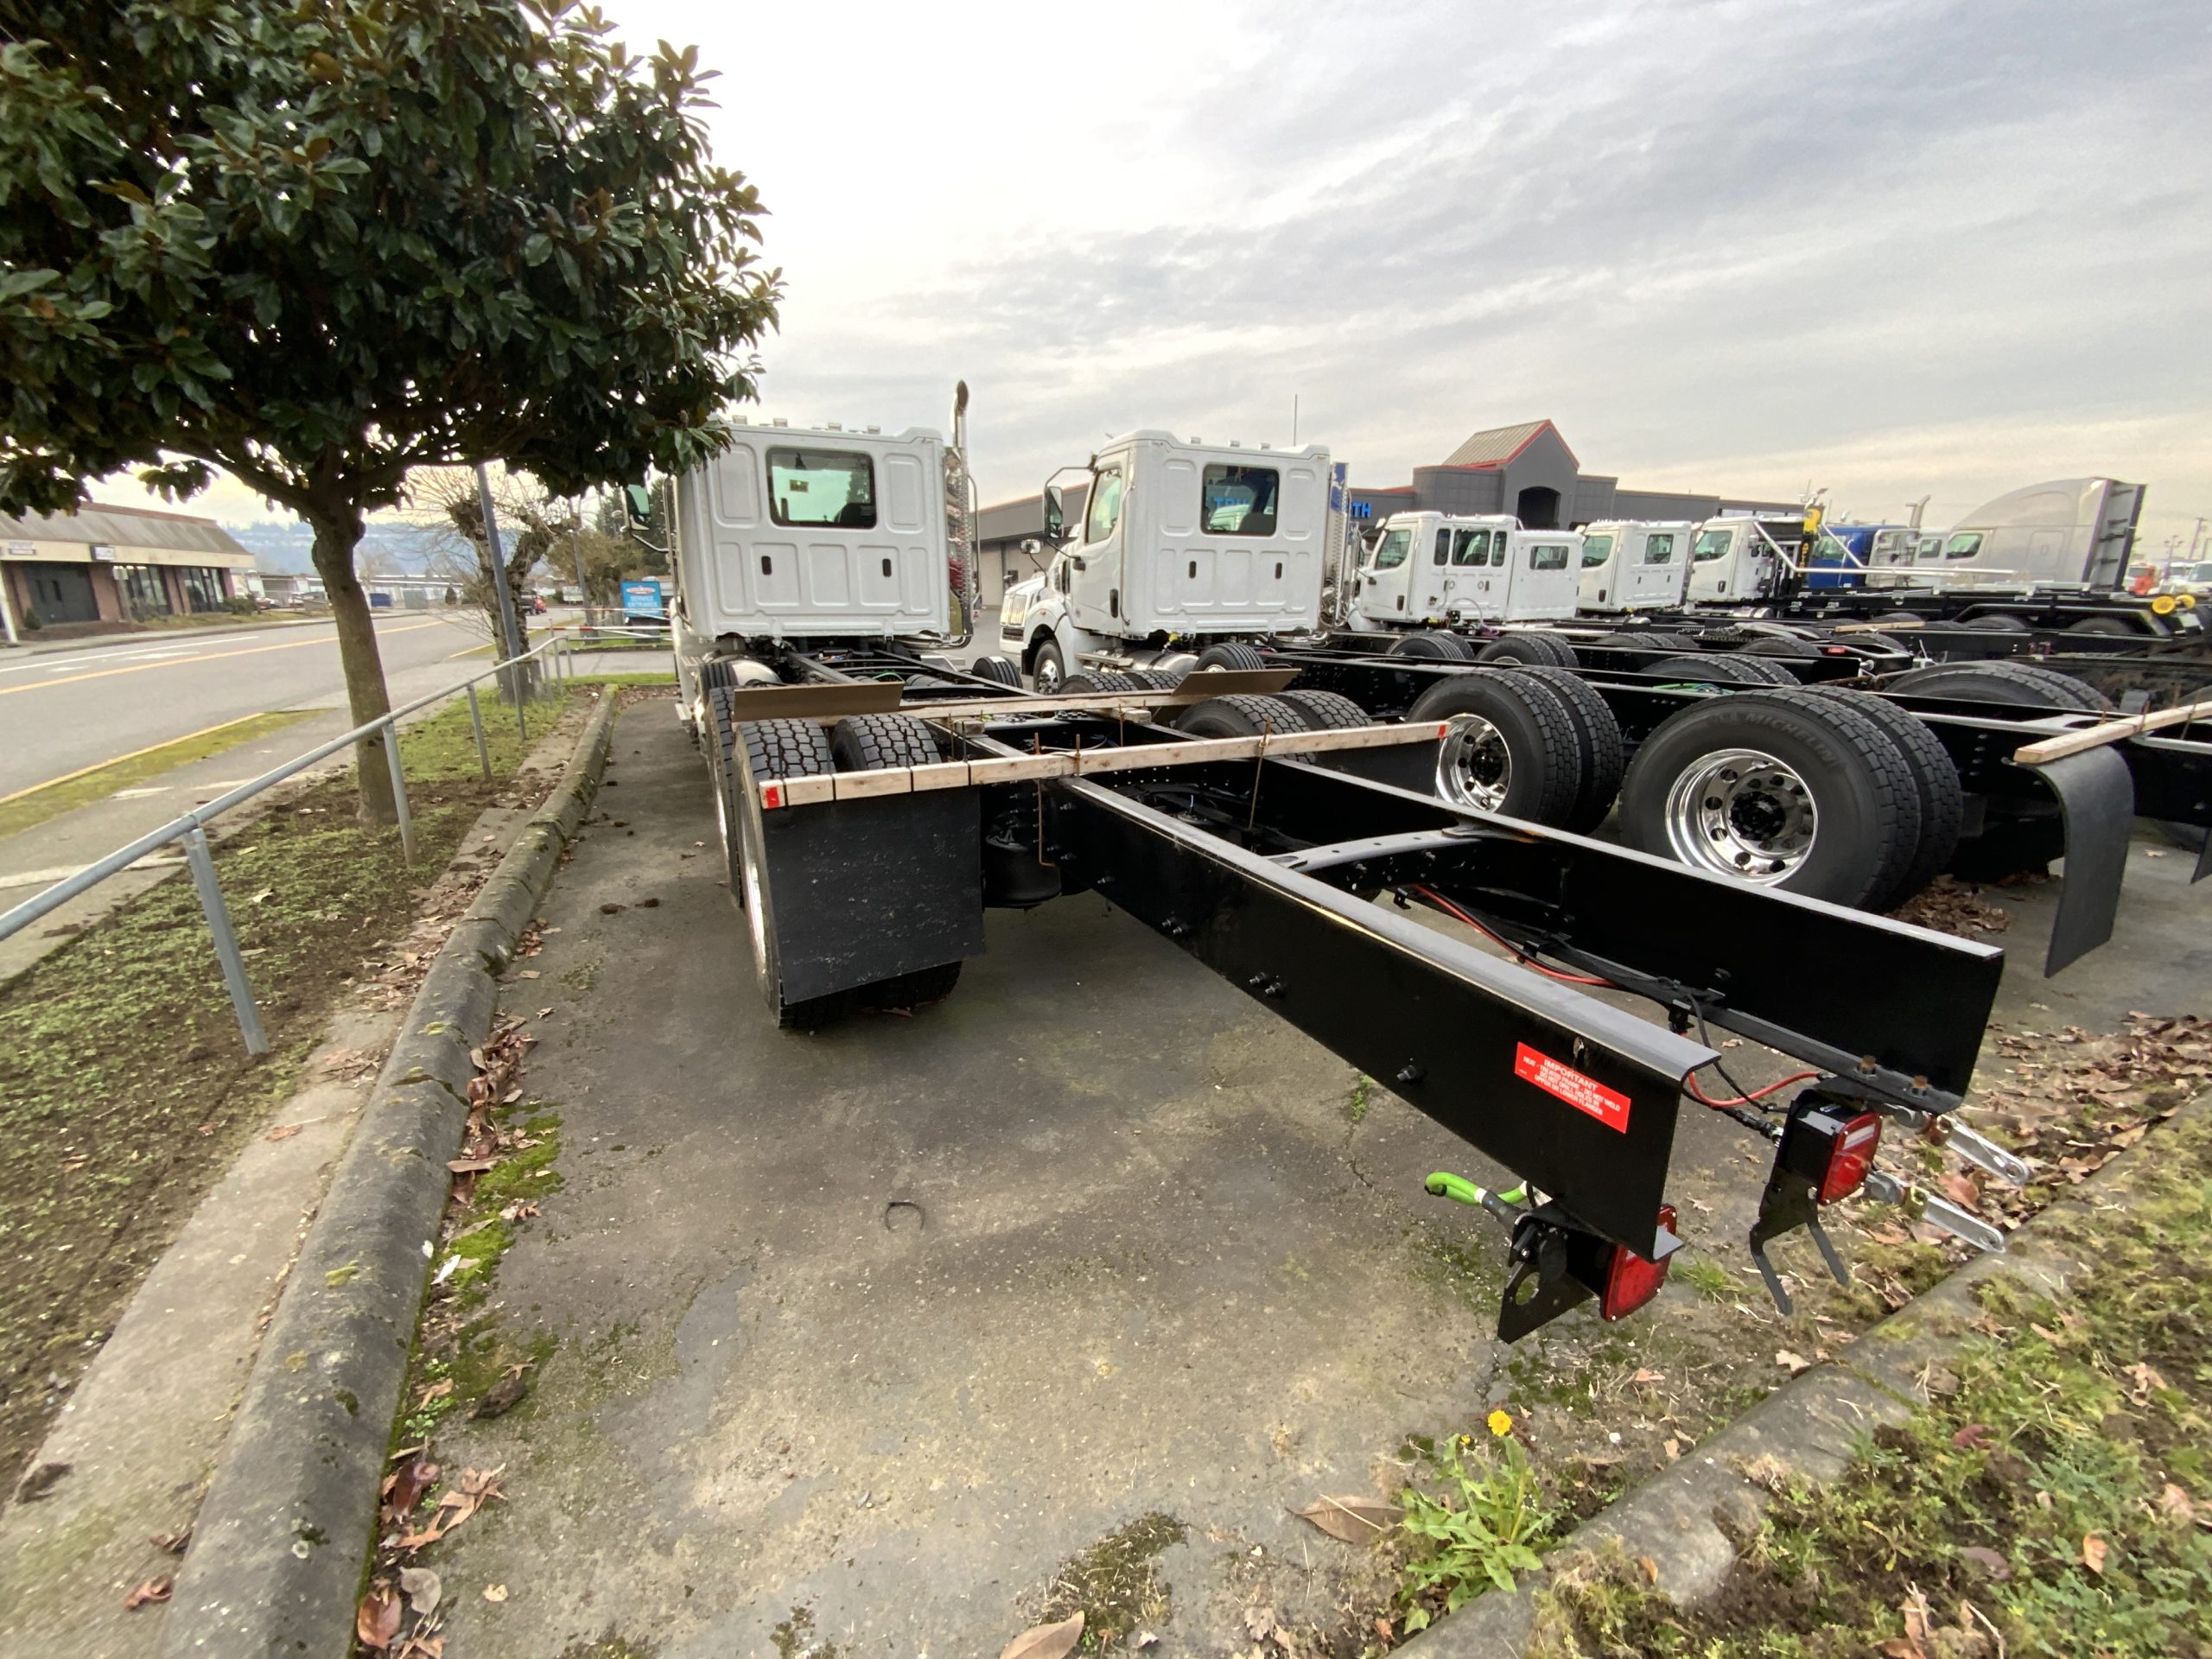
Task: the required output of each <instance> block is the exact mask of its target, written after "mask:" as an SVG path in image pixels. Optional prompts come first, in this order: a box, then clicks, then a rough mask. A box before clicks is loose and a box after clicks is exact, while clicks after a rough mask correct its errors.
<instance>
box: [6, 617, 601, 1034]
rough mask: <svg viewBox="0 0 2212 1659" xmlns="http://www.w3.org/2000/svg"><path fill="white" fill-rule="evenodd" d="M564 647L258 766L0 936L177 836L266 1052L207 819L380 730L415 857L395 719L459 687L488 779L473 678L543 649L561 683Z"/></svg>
mask: <svg viewBox="0 0 2212 1659" xmlns="http://www.w3.org/2000/svg"><path fill="white" fill-rule="evenodd" d="M569 650H570V647H569V642H568V641H566V640H565V639H562V638H561V637H560V636H559V635H558V634H556V635H554V636H553V637H552V638H550V639H546V640H544V641H543V642H542V643H540V644H538V645H533V646H532V647H531V649H530V650H528V651H525V652H523V653H522V654H521V655H520V656H518V657H509V658H504V659H502V660H501V661H499V662H496V663H493V664H492V665H491V666H490V667H488V668H486V669H484V670H482V671H480V672H478V673H475V674H472V675H470V676H468V677H467V678H466V679H464V680H460V681H457V682H455V683H454V684H452V685H448V686H446V687H444V688H442V690H436V691H433V692H430V693H429V695H428V696H420V697H417V698H416V699H415V701H414V702H408V703H403V704H401V705H400V706H399V707H398V708H397V709H390V710H387V711H386V712H385V713H384V714H381V715H378V716H377V717H376V718H375V719H374V720H372V721H367V722H366V723H365V724H363V725H359V726H356V727H355V728H353V730H352V731H350V732H347V733H346V734H345V735H343V736H342V737H334V738H332V739H331V740H330V741H328V742H327V743H323V744H320V745H318V746H317V747H315V748H312V749H309V750H308V752H307V753H304V754H300V755H296V756H294V757H293V758H292V759H291V760H287V761H286V762H284V764H283V765H282V766H277V767H276V768H274V769H273V770H271V771H269V772H264V773H262V775H261V776H260V777H258V778H255V779H251V780H250V781H248V782H246V783H243V784H240V785H238V787H236V788H235V789H232V790H230V791H227V792H226V793H224V794H221V795H219V796H217V797H216V798H214V799H213V800H212V801H209V802H207V803H206V804H203V805H200V806H196V807H194V808H193V809H192V810H191V811H189V812H187V813H184V814H182V815H181V817H175V818H172V819H170V820H169V821H168V823H165V824H163V825H162V827H161V828H160V829H150V830H149V831H147V833H146V834H144V835H143V836H139V837H138V839H137V840H136V841H134V842H130V843H129V844H128V845H127V846H123V847H118V848H117V849H115V850H114V851H113V852H111V853H110V854H108V855H106V856H105V857H104V858H99V859H96V860H94V861H92V863H90V864H87V865H86V866H85V868H83V869H81V870H79V871H78V872H77V873H76V874H74V875H72V876H68V877H66V878H64V879H63V880H60V881H57V882H55V883H54V885H53V886H52V887H48V888H46V889H44V890H43V891H42V892H41V893H37V894H35V895H34V896H33V897H31V898H29V899H25V900H24V901H23V902H22V904H20V905H17V906H16V907H15V908H14V909H12V910H10V911H8V912H4V913H0V939H7V938H13V937H14V936H15V935H16V934H18V933H20V932H22V931H23V930H24V929H25V928H27V927H29V925H31V924H32V923H33V922H35V921H37V920H38V919H39V918H41V917H42V916H47V915H50V914H51V913H52V912H54V911H56V910H58V909H60V907H61V906H63V905H66V904H67V903H68V902H69V901H70V900H71V899H74V898H76V897H78V896H79V894H82V893H88V892H90V891H91V890H92V888H94V887H98V886H99V884H100V883H101V882H103V881H105V880H107V879H108V878H109V877H110V876H111V875H116V874H120V873H121V872H122V871H124V870H125V869H127V868H130V866H131V865H133V864H136V863H137V861H139V860H140V859H142V858H143V857H145V856H146V855H147V854H149V853H151V852H156V851H158V850H159V849H162V848H163V847H166V846H168V844H169V843H170V842H177V841H181V842H183V843H184V852H185V861H186V862H187V863H188V865H189V866H190V867H191V869H192V880H193V885H194V887H196V888H197V889H198V890H199V895H200V909H201V910H202V912H205V913H206V915H207V931H208V932H209V934H210V935H212V936H213V939H214V942H215V957H216V960H217V962H218V963H219V964H220V966H221V968H222V970H223V981H224V984H225V986H226V988H227V989H228V990H229V992H230V995H231V1006H232V1010H233V1011H234V1012H235V1013H236V1014H237V1015H238V1030H239V1032H240V1033H242V1034H243V1035H244V1037H245V1046H246V1052H249V1053H251V1054H266V1053H267V1052H269V1039H268V1037H267V1035H266V1033H264V1031H263V1029H262V1025H261V1010H260V1008H259V1006H258V1005H257V1003H256V1002H255V1001H254V998H253V988H252V986H251V983H250V982H248V980H247V978H246V972H245V957H243V956H242V955H241V954H240V952H239V950H238V934H237V932H236V931H234V930H233V929H232V926H231V917H230V911H229V908H228V906H226V905H225V904H224V902H223V893H222V887H221V886H220V884H219V881H218V880H217V878H216V874H215V861H214V855H213V853H212V851H211V850H210V849H209V847H208V843H207V826H208V825H209V824H210V823H213V822H214V820H215V819H216V818H218V817H220V816H221V815H222V814H224V813H226V812H227V811H229V810H231V809H232V808H233V807H235V806H238V805H241V804H244V803H245V802H246V801H250V800H251V799H252V798H254V797H255V796H257V795H258V794H260V793H261V792H262V791H264V790H267V789H270V788H272V787H274V786H275V785H277V784H281V783H283V781H284V780H285V779H288V778H291V777H295V776H296V775H297V774H298V773H300V772H303V771H305V770H306V769H307V768H308V767H309V766H314V765H315V763H316V762H317V761H319V760H327V759H328V758H329V757H330V756H331V755H334V754H335V753H338V752H339V751H340V749H344V748H346V747H350V746H352V745H353V744H354V743H357V742H359V741H360V740H361V739H363V738H364V737H366V736H367V735H368V734H370V733H372V732H376V731H379V730H380V731H382V732H383V733H384V734H385V746H384V752H385V762H386V763H387V764H388V765H389V766H390V767H391V792H392V803H393V805H394V806H395V808H396V809H397V812H398V818H399V822H398V829H399V845H400V854H401V856H402V857H403V858H404V859H405V861H407V862H409V863H410V864H411V863H413V862H414V861H415V824H414V819H413V817H412V816H411V815H410V813H409V811H408V805H407V779H406V778H405V776H404V773H403V772H401V770H400V764H399V724H398V722H399V721H401V720H402V719H404V717H405V716H407V715H411V714H413V713H415V712H416V710H417V709H426V708H428V707H429V705H430V704H432V703H434V702H443V701H444V700H445V699H446V698H448V697H450V696H453V694H454V692H456V691H465V692H466V693H467V696H468V719H469V725H470V728H471V729H472V730H473V732H474V736H475V739H476V759H477V763H478V765H479V766H480V767H481V768H482V771H483V773H484V781H485V782H486V783H489V782H491V781H492V753H491V749H490V747H489V746H488V745H487V744H486V742H485V741H484V716H483V711H482V709H481V707H480V704H479V703H478V702H477V697H476V687H477V683H478V682H480V681H482V680H486V679H490V678H491V677H493V676H494V675H499V674H505V673H506V672H507V671H509V670H512V669H515V668H518V667H520V666H521V665H522V664H525V663H528V662H529V661H531V659H532V658H537V657H542V656H545V655H546V654H547V653H548V652H550V653H551V656H550V659H549V660H550V662H551V663H552V664H553V671H554V675H555V677H556V679H558V680H560V681H562V682H563V683H567V682H568V681H569V680H571V679H573V678H574V667H573V665H572V664H569V661H568V657H569ZM513 691H514V696H515V723H516V726H517V728H518V730H519V731H520V733H521V734H522V735H523V736H524V738H525V739H526V738H527V737H528V736H529V734H530V728H529V723H528V721H527V720H526V718H525V717H524V709H523V697H522V695H521V693H522V680H521V677H520V676H517V677H515V679H514V683H513Z"/></svg>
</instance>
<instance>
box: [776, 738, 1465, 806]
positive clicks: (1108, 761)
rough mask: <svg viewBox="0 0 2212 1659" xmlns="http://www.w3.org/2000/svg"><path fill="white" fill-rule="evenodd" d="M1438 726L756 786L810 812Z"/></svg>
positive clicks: (1355, 741)
mask: <svg viewBox="0 0 2212 1659" xmlns="http://www.w3.org/2000/svg"><path fill="white" fill-rule="evenodd" d="M1445 731H1446V727H1445V726H1444V724H1443V723H1442V722H1440V721H1422V722H1421V724H1419V725H1417V726H1415V725H1396V726H1352V727H1347V728H1344V729H1342V730H1338V731H1330V732H1282V733H1277V734H1270V735H1268V737H1266V738H1259V737H1209V738H1194V739H1192V740H1190V741H1186V742H1180V743H1131V744H1127V745H1124V746H1122V747H1118V748H1104V749H1084V750H1081V751H1077V750H1073V749H1054V750H1051V751H1048V752H1047V753H1043V754H1009V755H987V756H984V757H982V758H980V759H977V760H947V761H944V762H941V763H939V764H938V765H935V766H888V767H885V768H883V769H881V770H880V771H875V772H833V773H830V774H829V775H828V776H826V777H818V778H772V779H767V780H766V782H765V783H763V784H762V785H761V804H762V805H763V806H765V807H779V806H815V805H819V804H822V803H823V802H825V801H830V800H839V801H852V800H866V799H868V798H871V797H874V796H877V795H904V794H907V793H909V792H911V791H923V790H933V789H959V788H963V787H967V786H976V785H983V784H1014V783H1025V782H1027V781H1029V780H1030V779H1038V778H1070V777H1074V776H1076V775H1077V774H1082V775H1084V776H1088V775H1090V773H1092V772H1143V771H1147V770H1150V769H1153V768H1155V767H1160V766H1204V765H1205V764H1206V763H1208V762H1209V761H1217V760H1259V759H1262V758H1263V757H1275V758H1280V759H1284V760H1288V759H1291V758H1293V757H1295V756H1298V755H1301V754H1327V753H1336V752H1340V751H1343V750H1347V749H1383V748H1390V747H1395V746H1396V745H1398V744H1401V743H1433V742H1435V741H1438V740H1439V739H1440V738H1442V737H1443V735H1444V734H1445Z"/></svg>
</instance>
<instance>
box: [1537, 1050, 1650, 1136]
mask: <svg viewBox="0 0 2212 1659" xmlns="http://www.w3.org/2000/svg"><path fill="white" fill-rule="evenodd" d="M1513 1075H1514V1076H1515V1077H1518V1078H1520V1079H1521V1081H1522V1082H1523V1083H1533V1084H1535V1085H1536V1087H1537V1088H1539V1089H1541V1090H1543V1091H1544V1092H1545V1093H1546V1094H1551V1095H1557V1096H1559V1097H1560V1099H1561V1100H1563V1101H1565V1102H1566V1103H1567V1104H1568V1105H1570V1106H1572V1107H1573V1108H1574V1109H1575V1110H1576V1111H1578V1112H1587V1113H1589V1114H1590V1116H1592V1117H1594V1118H1596V1119H1597V1120H1598V1121H1599V1122H1600V1123H1602V1124H1604V1125H1605V1127H1606V1128H1609V1129H1618V1130H1619V1131H1620V1132H1621V1133H1622V1134H1624V1135H1625V1134H1627V1133H1628V1096H1626V1095H1624V1094H1621V1093H1619V1092H1618V1091H1617V1090H1611V1089H1608V1088H1606V1087H1605V1084H1602V1083H1600V1082H1599V1081H1598V1079H1597V1078H1595V1077H1584V1076H1583V1075H1582V1073H1580V1071H1576V1070H1575V1069H1574V1068H1573V1066H1571V1065H1560V1063H1559V1062H1558V1061H1557V1060H1555V1059H1554V1058H1552V1057H1551V1056H1550V1055H1548V1054H1539V1053H1538V1052H1536V1051H1535V1049H1533V1048H1531V1047H1529V1045H1528V1044H1526V1043H1516V1044H1515V1045H1514V1046H1513Z"/></svg>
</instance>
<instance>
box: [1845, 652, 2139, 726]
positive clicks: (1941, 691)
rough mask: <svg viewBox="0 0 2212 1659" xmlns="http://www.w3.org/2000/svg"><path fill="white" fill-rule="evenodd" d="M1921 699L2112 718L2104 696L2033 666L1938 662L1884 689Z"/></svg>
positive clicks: (2065, 676)
mask: <svg viewBox="0 0 2212 1659" xmlns="http://www.w3.org/2000/svg"><path fill="white" fill-rule="evenodd" d="M1883 689H1884V690H1889V691H1907V692H1910V693H1912V694H1913V695H1915V696H1923V697H1955V698H1957V699H1958V700H1959V701H1960V702H1998V703H2003V704H2005V706H2006V707H2008V708H2012V709H2063V710H2066V711H2068V712H2076V711H2078V712H2080V713H2082V714H2090V715H2108V714H2110V713H2111V712H2112V704H2111V703H2110V702H2107V701H2106V699H2105V697H2104V696H2103V694H2102V693H2101V692H2099V691H2097V690H2094V689H2093V688H2091V687H2089V686H2087V685H2084V684H2082V682H2081V681H2079V680H2077V679H2075V678H2074V677H2072V676H2071V675H2068V674H2061V673H2059V672H2057V671H2056V670H2055V669H2048V668H2038V667H2037V666H2036V665H2035V664H2032V663H1937V664H1935V665H1933V666H1932V667H1929V668H1914V669H1908V670H1906V671H1904V673H1902V674H1900V675H1898V676H1897V677H1896V678H1895V679H1893V680H1891V681H1890V682H1889V683H1888V684H1887V685H1886V686H1885V687H1884V688H1883Z"/></svg>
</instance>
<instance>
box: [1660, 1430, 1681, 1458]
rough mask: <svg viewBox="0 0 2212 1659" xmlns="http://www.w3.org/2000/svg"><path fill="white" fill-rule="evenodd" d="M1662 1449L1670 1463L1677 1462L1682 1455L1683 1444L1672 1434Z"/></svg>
mask: <svg viewBox="0 0 2212 1659" xmlns="http://www.w3.org/2000/svg"><path fill="white" fill-rule="evenodd" d="M1661 1449H1662V1451H1664V1452H1666V1454H1667V1461H1668V1462H1669V1463H1673V1462H1675V1460H1676V1459H1679V1458H1681V1455H1682V1443H1681V1441H1680V1440H1676V1439H1675V1437H1674V1436H1673V1435H1671V1434H1669V1436H1668V1437H1667V1439H1666V1440H1665V1442H1664V1444H1663V1445H1662V1447H1661Z"/></svg>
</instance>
